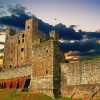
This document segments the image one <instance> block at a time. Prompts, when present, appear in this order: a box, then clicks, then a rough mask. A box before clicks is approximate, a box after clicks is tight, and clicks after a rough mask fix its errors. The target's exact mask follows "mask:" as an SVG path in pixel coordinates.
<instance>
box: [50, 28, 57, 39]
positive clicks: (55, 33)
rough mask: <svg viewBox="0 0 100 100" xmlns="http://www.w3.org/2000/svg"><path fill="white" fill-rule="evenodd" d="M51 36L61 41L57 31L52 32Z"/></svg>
mask: <svg viewBox="0 0 100 100" xmlns="http://www.w3.org/2000/svg"><path fill="white" fill-rule="evenodd" d="M49 34H50V38H53V39H54V40H58V39H59V34H58V32H57V31H56V30H52V31H51V32H50V33H49Z"/></svg>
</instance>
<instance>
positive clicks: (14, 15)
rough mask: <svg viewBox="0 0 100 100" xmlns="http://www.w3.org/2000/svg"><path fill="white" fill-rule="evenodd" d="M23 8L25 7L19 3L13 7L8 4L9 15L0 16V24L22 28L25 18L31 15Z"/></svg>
mask: <svg viewBox="0 0 100 100" xmlns="http://www.w3.org/2000/svg"><path fill="white" fill-rule="evenodd" d="M25 10H26V8H25V7H23V6H21V5H20V4H17V5H15V6H14V7H13V6H10V5H9V7H8V12H9V13H10V14H11V15H10V16H3V17H0V24H2V25H7V26H12V27H16V28H20V29H23V28H24V25H25V20H26V19H29V18H30V17H31V16H29V15H28V14H27V13H26V11H25Z"/></svg>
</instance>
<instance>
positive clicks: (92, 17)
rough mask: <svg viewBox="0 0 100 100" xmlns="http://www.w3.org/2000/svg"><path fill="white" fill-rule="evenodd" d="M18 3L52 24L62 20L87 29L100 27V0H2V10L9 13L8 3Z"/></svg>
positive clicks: (67, 23)
mask: <svg viewBox="0 0 100 100" xmlns="http://www.w3.org/2000/svg"><path fill="white" fill-rule="evenodd" d="M16 4H21V5H22V6H24V7H26V9H27V11H28V12H31V13H32V14H34V15H36V16H37V17H38V18H40V19H42V20H43V21H45V22H47V23H50V24H52V25H55V24H57V23H60V22H62V23H63V24H65V25H67V26H69V25H79V26H78V27H77V28H81V29H83V30H85V31H96V30H98V29H100V21H99V18H100V0H0V6H1V8H0V10H1V11H2V13H3V12H4V11H6V13H7V9H8V5H13V6H14V5H16ZM7 14H9V12H8V13H7ZM3 15H5V13H3V14H1V16H3ZM54 19H57V20H54Z"/></svg>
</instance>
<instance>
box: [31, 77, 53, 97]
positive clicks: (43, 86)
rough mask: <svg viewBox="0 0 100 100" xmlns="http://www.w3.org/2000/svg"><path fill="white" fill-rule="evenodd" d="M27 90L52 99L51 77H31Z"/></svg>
mask: <svg viewBox="0 0 100 100" xmlns="http://www.w3.org/2000/svg"><path fill="white" fill-rule="evenodd" d="M29 89H30V90H32V91H33V92H35V93H43V94H46V95H49V96H51V97H54V94H53V89H54V87H53V77H52V76H50V75H47V76H41V77H32V80H31V85H30V87H29Z"/></svg>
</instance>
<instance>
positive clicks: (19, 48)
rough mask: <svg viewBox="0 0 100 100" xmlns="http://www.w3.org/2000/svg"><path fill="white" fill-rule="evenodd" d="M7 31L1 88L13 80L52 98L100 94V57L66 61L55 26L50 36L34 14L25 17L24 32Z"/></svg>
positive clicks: (14, 85) (95, 95)
mask: <svg viewBox="0 0 100 100" xmlns="http://www.w3.org/2000/svg"><path fill="white" fill-rule="evenodd" d="M6 33H7V35H6V42H5V50H4V55H5V56H4V68H3V70H2V71H1V72H0V88H5V87H7V88H11V86H10V84H13V87H14V88H15V87H17V88H18V86H19V87H21V88H22V89H23V88H27V89H28V90H29V91H33V92H35V93H38V92H39V93H43V94H46V95H49V96H51V97H53V98H54V97H59V96H63V97H70V98H82V99H84V100H89V99H95V98H100V60H91V61H88V60H87V61H79V62H74V63H66V62H65V59H64V56H63V54H62V53H61V51H60V50H59V42H58V39H59V35H58V33H57V32H56V31H55V30H53V31H51V32H50V35H49V38H47V37H46V36H45V35H44V33H42V32H41V31H39V30H38V21H37V20H36V19H35V18H32V19H29V20H26V23H25V31H24V32H20V33H16V31H15V30H13V29H11V28H9V29H7V31H6ZM21 79H22V80H26V81H25V82H24V81H21ZM19 83H20V84H21V86H20V85H19ZM6 85H7V86H6ZM13 87H12V88H13Z"/></svg>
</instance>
